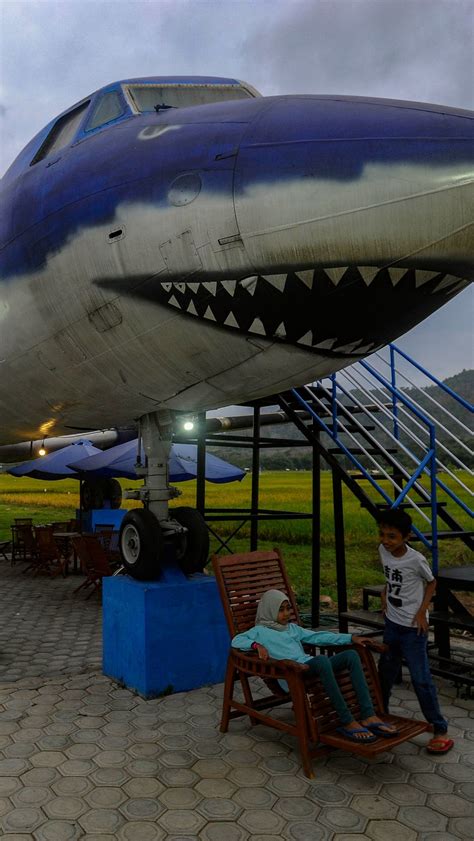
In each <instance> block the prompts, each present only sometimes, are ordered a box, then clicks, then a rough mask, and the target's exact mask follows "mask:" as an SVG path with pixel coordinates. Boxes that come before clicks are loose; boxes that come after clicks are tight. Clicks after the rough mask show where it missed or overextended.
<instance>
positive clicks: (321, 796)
mask: <svg viewBox="0 0 474 841" xmlns="http://www.w3.org/2000/svg"><path fill="white" fill-rule="evenodd" d="M343 779H344V775H341V777H340V780H341V782H342V780H343ZM306 796H307V797H309V798H311V800H314V801H315V803H318V804H319V805H321V806H327V805H328V804H329V803H337V804H338V805H339V806H343V805H345V804H346V803H349V801H350V797H351V795H350V794H348V793H347V791H344V789H343V788H342V785H332V784H330V783H317V782H316V781H315V784H314V785H312V786H311V788H310V789H309V791H308V792H307V795H306Z"/></svg>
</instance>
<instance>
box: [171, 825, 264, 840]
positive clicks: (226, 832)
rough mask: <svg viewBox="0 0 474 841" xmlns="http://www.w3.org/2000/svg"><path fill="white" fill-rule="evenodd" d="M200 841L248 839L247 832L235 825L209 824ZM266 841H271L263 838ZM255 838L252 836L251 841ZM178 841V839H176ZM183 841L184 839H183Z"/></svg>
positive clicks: (201, 834)
mask: <svg viewBox="0 0 474 841" xmlns="http://www.w3.org/2000/svg"><path fill="white" fill-rule="evenodd" d="M199 837H200V838H201V839H202V841H223V839H225V841H247V839H248V838H249V834H248V832H246V831H245V829H243V828H242V827H240V826H237V824H228V823H219V822H218V821H216V822H211V823H208V824H206V826H205V827H204V829H203V830H202V832H201V833H200V836H199ZM265 837H266V839H267V841H271V836H268V835H266V836H265ZM253 838H255V836H254V835H252V839H253ZM176 841H179V839H176ZM183 841H186V839H184V838H183Z"/></svg>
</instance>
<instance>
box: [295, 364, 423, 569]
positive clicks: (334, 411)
mask: <svg viewBox="0 0 474 841" xmlns="http://www.w3.org/2000/svg"><path fill="white" fill-rule="evenodd" d="M330 379H331V380H332V383H333V386H332V387H333V389H334V388H336V389H337V388H341V386H340V384H339V383H337V381H336V375H335V374H332V375H331V377H330ZM334 383H336V384H335V385H334ZM318 387H321V389H323V390H325V388H324V386H323V384H322V382H321V383H318ZM303 390H304V391H305V392H309V394H310V395H311V398H312V399H313V400H314V402H320V400H319V398H317V397H316V396H315V395H314V394H313V393H312V392H311V389H310V388H309V387H308V386H304V387H303ZM291 392H292V394H293V396H294V397H295V399H296V400H297V401H298V402H299V403H300V404H301V405H304V408H305V409H306V411H308V412H309V413H310V414H311V415H312V417H313V418H314V420H316V422H317V423H318V425H319V426H320V427H321V429H322V430H323V431H324V432H326V433H327V434H328V435H329V437H330V438H331V439H332V440H333V441H335V442H336V443H337V445H338V447H339V448H340V449H342V451H343V452H344V454H345V455H346V456H347V458H348V459H349V460H350V461H351V462H352V464H354V466H355V467H357V469H358V470H360V471H361V472H362V474H363V475H364V477H365V478H366V479H367V480H368V481H369V482H370V484H371V485H372V486H373V487H374V488H375V490H376V491H377V492H378V493H379V494H380V495H381V496H382V497H383V499H384V500H385V502H386V503H387V505H389V506H390V507H391V508H394V507H395V504H394V500H392V499H391V497H390V496H389V495H388V494H387V493H386V491H385V490H384V489H383V488H382V487H381V486H380V485H379V484H378V482H377V481H376V480H375V479H374V477H373V476H371V474H370V473H369V471H368V470H367V469H366V468H365V467H364V465H362V464H361V463H360V462H359V461H358V459H357V458H356V457H355V456H354V455H353V454H352V453H351V452H350V450H349V449H348V448H347V447H346V445H345V444H344V442H342V441H340V440H339V438H338V435H337V424H336V427H335V430H334V428H333V429H331V427H329V426H328V425H327V424H325V423H324V421H323V420H322V419H321V418H320V417H319V415H318V414H317V413H316V412H315V411H314V409H313V408H312V406H311V405H310V403H308V402H307V401H306V400H305V399H304V397H303V396H302V395H300V393H299V391H298V390H297V389H292V390H291ZM402 402H406V403H407V404H408V403H409V401H408V400H406V398H404V397H403V396H402ZM334 403H336V405H334ZM341 405H342V404H341ZM415 411H416V410H415ZM332 420H333V427H334V421H335V420H336V421H337V401H334V402H333V406H332ZM427 424H428V425H429V426H431V425H430V424H429V422H428V421H427ZM361 426H362V424H361ZM347 434H350V433H347ZM366 434H369V435H370V433H366ZM370 437H372V436H370ZM431 437H432V436H431V434H430V440H431ZM375 443H376V444H377V446H380V445H379V444H378V442H377V441H375ZM434 443H435V442H434ZM358 446H359V447H360V448H361V449H364V448H363V447H361V446H360V443H358ZM433 455H434V449H433V448H430V450H429V452H428V453H427V456H428V459H433ZM400 467H401V466H400ZM434 468H435V469H434V472H436V464H435V466H434ZM382 472H385V471H383V470H382ZM404 472H405V475H407V476H408V473H407V471H405V470H404ZM416 474H417V475H416V476H415V477H414V478H413V477H411V478H413V481H412V482H411V484H410V487H409V488H407V491H406V492H405V493H404V489H403V490H402V489H400V488H399V487H397V489H398V490H400V491H401V493H402V497H401V499H404V498H405V496H406V493H408V491H409V490H410V488H411V487H412V486H413V484H414V483H415V482H416V479H417V478H418V476H419V475H420V471H419V470H417V471H416ZM385 475H386V477H387V478H388V479H389V480H391V477H390V476H388V475H387V474H386V473H385ZM391 481H392V484H393V480H391ZM399 496H400V495H399ZM400 501H401V500H400V499H399V498H397V507H398V505H399V504H400ZM410 505H412V506H413V507H415V508H416V509H417V511H419V513H420V514H421V515H422V517H423V518H424V519H426V520H428V518H427V517H426V515H425V514H424V512H423V511H421V509H419V508H418V506H417V505H416V503H415V502H414V501H413V500H410ZM431 507H432V511H433V509H434V510H437V503H436V485H434V501H433V494H431ZM432 516H433V515H432ZM431 523H432V539H431V541H429V540H428V539H427V538H426V537H425V535H424V534H423V533H422V532H421V531H420V530H419V529H418V528H417V527H416V526H413V531H414V532H415V534H416V535H417V537H418V538H419V540H421V542H422V543H423V544H424V545H425V546H426V547H427V548H428V549H430V550H431V552H432V557H433V569H434V570H435V571H437V567H438V539H437V537H438V536H437V524H436V519H435V520H434V521H433V519H432V521H431ZM433 523H434V526H433Z"/></svg>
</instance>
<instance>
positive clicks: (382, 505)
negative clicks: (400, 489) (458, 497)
mask: <svg viewBox="0 0 474 841" xmlns="http://www.w3.org/2000/svg"><path fill="white" fill-rule="evenodd" d="M375 504H376V506H377V508H379V509H380V511H390V510H391V509H390V505H387V503H386V502H376V503H375ZM447 504H448V503H447V502H437V503H436V505H437V508H446V506H447ZM416 507H417V508H431V502H417V503H416ZM406 508H413V505H410V503H409V502H402V503H401V504H400V505H397V511H403V510H404V509H406Z"/></svg>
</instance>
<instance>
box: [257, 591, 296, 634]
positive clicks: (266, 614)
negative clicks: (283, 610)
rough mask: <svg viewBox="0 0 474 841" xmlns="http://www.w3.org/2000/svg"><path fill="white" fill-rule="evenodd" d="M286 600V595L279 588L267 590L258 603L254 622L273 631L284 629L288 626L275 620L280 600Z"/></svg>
mask: <svg viewBox="0 0 474 841" xmlns="http://www.w3.org/2000/svg"><path fill="white" fill-rule="evenodd" d="M287 601H289V599H288V596H286V595H285V593H282V592H281V590H267V591H266V593H264V594H263V596H262V598H261V599H260V601H259V603H258V607H257V615H256V617H255V624H256V625H264V626H265V628H272V630H273V631H286V630H287V627H288V626H287V625H281V624H280V623H279V622H278V621H277V620H278V611H279V610H280V607H281V605H282V602H287Z"/></svg>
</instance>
